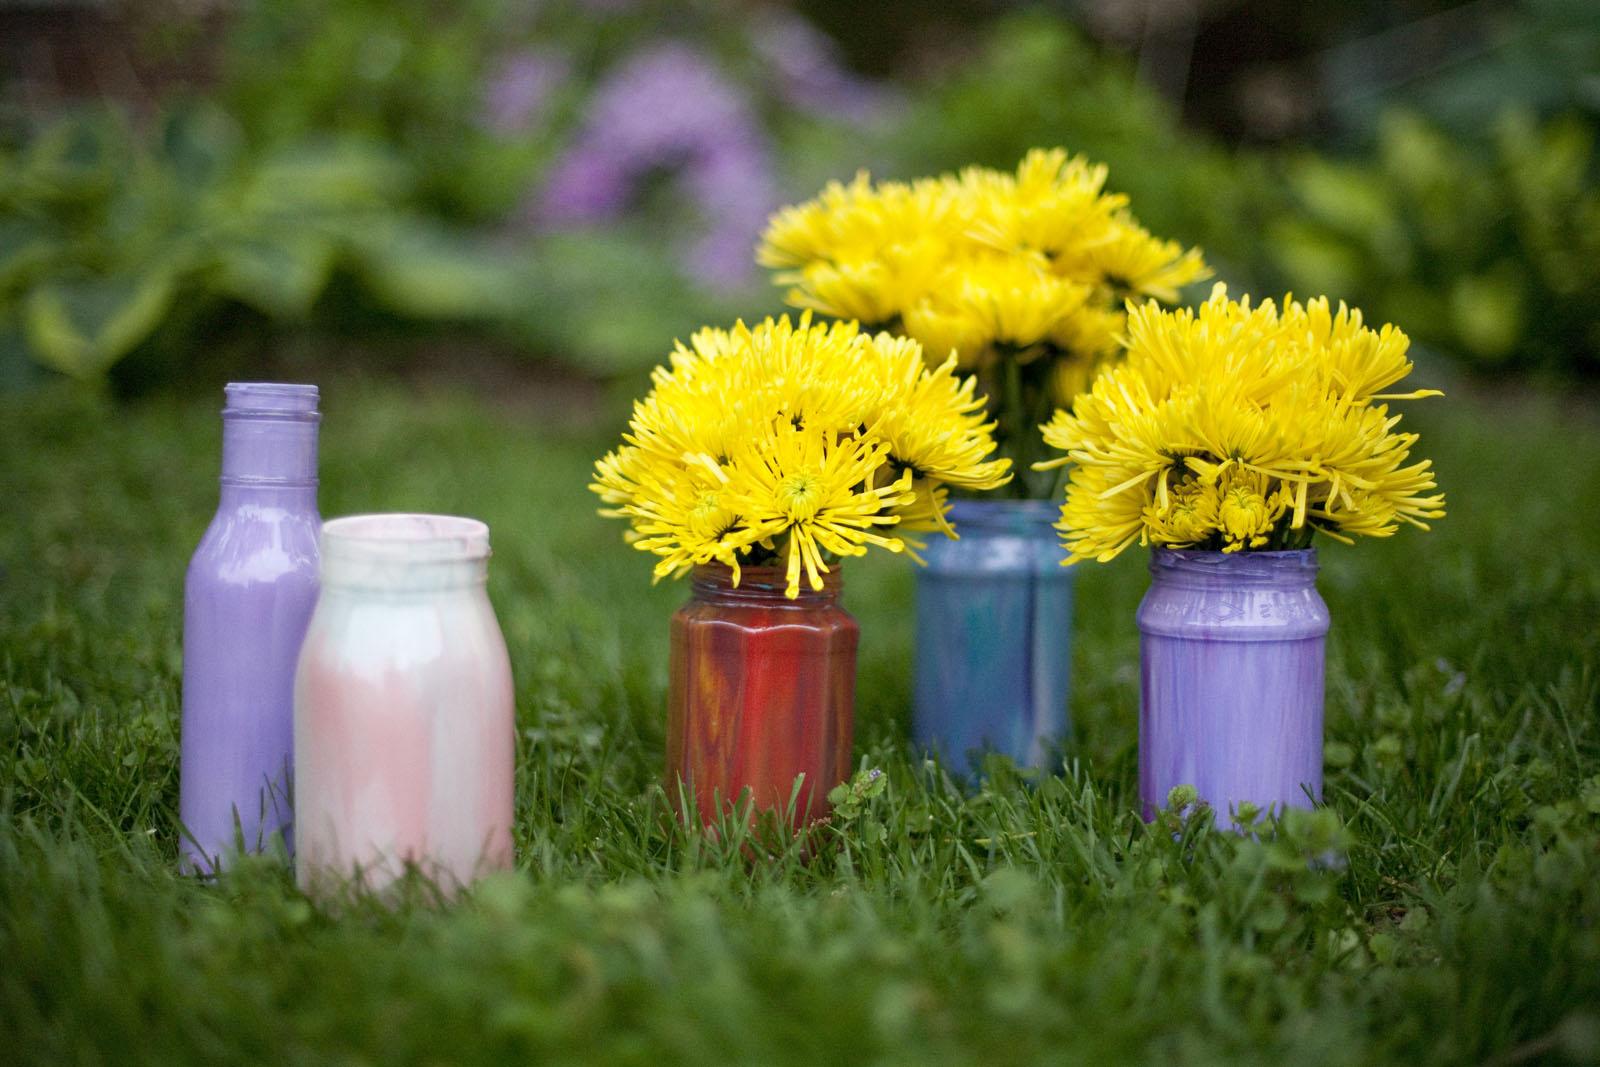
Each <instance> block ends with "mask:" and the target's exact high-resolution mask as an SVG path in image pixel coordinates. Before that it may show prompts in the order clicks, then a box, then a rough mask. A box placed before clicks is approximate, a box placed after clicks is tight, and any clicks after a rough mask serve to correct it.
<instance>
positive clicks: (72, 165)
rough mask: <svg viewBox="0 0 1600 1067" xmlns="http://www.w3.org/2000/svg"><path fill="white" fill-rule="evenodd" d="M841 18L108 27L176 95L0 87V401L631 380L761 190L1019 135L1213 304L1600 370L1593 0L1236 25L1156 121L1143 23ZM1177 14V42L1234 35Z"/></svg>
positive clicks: (408, 14)
mask: <svg viewBox="0 0 1600 1067" xmlns="http://www.w3.org/2000/svg"><path fill="white" fill-rule="evenodd" d="M45 6H46V7H47V8H48V7H49V6H50V5H48V4H46V5H45ZM846 6H847V5H837V4H831V3H826V2H819V3H813V4H808V5H804V7H803V8H800V9H796V8H790V7H786V6H782V5H754V6H752V5H743V4H733V3H729V2H725V0H701V2H699V3H694V4H687V5H686V4H669V3H655V2H651V0H631V2H611V3H607V2H600V0H587V2H579V0H569V2H566V3H550V4H543V5H536V6H528V5H523V4H516V3H509V2H494V0H476V2H472V3H467V4H461V5H449V6H447V7H441V6H440V5H435V4H430V3H426V2H424V0H396V2H390V3H379V2H376V0H337V2H334V3H316V2H313V0H280V2H276V3H270V4H255V5H241V6H239V7H237V8H233V7H223V6H214V5H208V4H204V3H200V4H196V5H171V6H162V5H157V6H155V7H154V8H141V7H139V6H135V5H129V6H127V7H126V8H125V9H122V10H121V14H122V16H123V17H124V18H126V19H128V20H130V21H131V22H132V24H133V25H134V27H135V28H136V29H137V30H138V31H139V32H130V33H128V34H127V35H126V38H127V40H129V41H130V42H132V43H130V44H128V45H127V46H126V47H127V49H128V50H129V51H130V52H131V53H132V55H133V57H134V58H138V57H150V56H155V57H158V58H165V59H166V60H167V61H168V67H176V68H177V70H178V71H179V74H178V75H177V76H175V77H170V78H168V79H166V80H165V81H162V82H160V84H158V85H155V86H154V87H153V88H151V89H150V91H148V92H144V93H138V94H129V93H122V94H120V95H119V94H117V93H106V92H103V91H102V92H95V93H88V94H85V93H77V94H74V93H70V92H65V91H62V92H57V93H54V94H53V95H52V94H50V93H45V94H40V93H39V92H38V91H37V86H31V87H30V85H28V84H27V83H26V81H25V80H24V79H10V80H9V81H8V82H6V83H0V101H3V102H4V107H3V108H0V380H3V381H5V382H6V383H8V384H10V385H13V386H16V385H24V384H27V383H29V382H35V381H37V380H38V378H39V376H40V371H39V370H38V368H49V369H50V370H52V371H54V372H58V373H62V374H67V375H71V376H73V377H76V378H81V379H85V380H97V379H100V378H101V377H102V376H103V375H105V374H106V373H107V372H108V371H110V370H112V369H113V368H115V367H117V364H118V363H119V361H123V360H129V361H130V362H131V363H132V364H134V366H132V367H124V368H122V369H120V370H117V371H116V374H117V377H118V380H119V381H121V382H123V383H124V384H134V385H137V383H140V382H145V381H156V382H160V381H171V380H174V379H181V378H183V377H184V376H185V375H188V376H193V375H195V374H196V373H197V372H198V373H201V374H203V375H204V377H205V378H206V379H207V380H208V381H210V380H213V379H215V378H216V377H217V376H218V373H216V372H220V370H221V368H223V367H226V366H230V365H235V366H236V365H238V364H239V363H240V362H244V363H249V362H250V361H252V360H254V361H259V360H260V359H262V358H264V357H265V356H267V355H270V354H271V353H272V352H274V351H275V350H276V349H277V348H279V347H281V346H282V345H283V344H284V343H285V338H301V339H303V338H305V337H307V336H313V337H321V336H333V337H346V338H349V337H354V338H360V339H370V338H378V339H379V347H382V339H384V338H386V337H391V336H393V334H394V333H395V331H400V332H402V333H404V334H407V335H412V336H415V335H418V334H421V335H423V336H429V335H439V336H448V337H452V338H460V337H462V336H467V337H476V338H483V339H486V340H487V341H489V342H490V343H492V344H493V345H494V346H495V348H496V350H497V351H501V352H504V353H506V354H508V355H509V356H510V358H512V359H517V360H521V359H530V360H557V361H561V362H563V363H565V364H566V365H568V366H570V367H572V368H574V369H577V370H579V371H581V372H583V373H587V374H591V375H598V376H602V377H604V376H610V375H615V374H618V373H626V372H633V371H637V370H639V369H641V368H644V367H647V366H649V365H651V364H652V363H654V362H655V361H656V360H657V359H658V358H660V355H661V353H662V352H663V351H664V349H665V347H666V345H667V342H668V341H669V340H670V338H671V337H673V336H675V335H681V334H682V333H685V332H687V331H688V330H689V329H691V328H693V326H695V325H696V324H698V323H700V322H703V321H716V320H726V319H731V318H732V317H734V316H735V315H738V314H744V315H755V314H759V313H762V312H765V311H767V310H773V309H775V308H776V307H777V303H778V301H777V295H776V291H775V290H774V288H773V287H772V286H770V285H769V284H767V283H766V281H765V279H763V278H762V277H761V276H760V275H759V274H758V273H757V272H756V271H755V269H754V267H753V264H752V263H751V262H750V259H751V257H750V252H751V247H750V246H751V244H752V243H753V241H754V237H755V232H756V231H758V230H759V226H760V220H761V219H762V218H764V216H765V214H766V213H767V212H768V211H769V210H771V209H772V208H773V207H775V206H777V205H778V204H780V203H782V202H784V201H785V200H789V199H794V198H800V197H804V196H807V195H809V194H810V193H811V192H813V191H814V190H815V188H816V187H817V186H819V185H820V184H821V183H822V182H823V181H825V180H827V179H829V178H842V177H848V176H849V175H850V174H852V173H853V172H854V171H855V170H856V169H858V168H860V167H869V168H871V169H872V170H874V172H876V173H879V174H884V175H898V176H908V175H914V174H918V173H925V172H930V171H938V170H944V169H948V168H952V167H957V166H960V165H963V164H965V163H968V162H980V163H986V164H992V165H1000V166H1004V165H1008V164H1010V163H1011V162H1014V160H1015V159H1016V158H1018V157H1019V156H1020V154H1021V153H1022V152H1023V151H1024V150H1025V149H1026V148H1027V147H1029V146H1031V145H1036V144H1063V145H1066V146H1068V147H1070V148H1072V149H1074V150H1077V151H1082V152H1085V153H1087V154H1088V155H1090V156H1092V157H1094V158H1097V159H1102V160H1104V161H1106V162H1107V163H1109V164H1110V166H1111V173H1112V184H1113V185H1114V186H1115V187H1117V188H1118V189H1120V190H1122V191H1125V192H1127V193H1129V194H1130V195H1131V196H1132V197H1133V200H1134V203H1135V204H1136V205H1137V208H1138V211H1139V213H1140V215H1141V217H1142V218H1144V219H1145V220H1146V221H1147V222H1148V223H1149V224H1150V225H1151V226H1152V227H1154V228H1155V229H1157V230H1158V231H1159V232H1163V233H1166V234H1170V235H1171V236H1173V237H1175V238H1177V239H1180V240H1183V241H1185V242H1197V243H1200V244H1201V245H1203V246H1204V247H1205V248H1206V250H1207V252H1208V254H1209V255H1210V256H1211V258H1212V259H1213V261H1214V262H1216V263H1217V264H1218V265H1219V268H1220V271H1219V273H1220V276H1221V277H1223V278H1224V279H1225V280H1227V281H1229V282H1230V283H1232V284H1234V285H1235V286H1238V287H1245V288H1249V289H1252V290H1253V291H1256V292H1258V293H1276V292H1282V291H1284V290H1290V289H1292V290H1294V291H1295V292H1297V293H1302V294H1309V293H1314V292H1315V293H1322V292H1326V293H1328V294H1329V295H1331V296H1333V297H1335V298H1342V299H1347V300H1349V301H1351V302H1352V303H1356V304H1359V305H1361V306H1363V307H1365V308H1366V309H1367V310H1368V312H1369V313H1370V314H1371V315H1372V316H1374V317H1376V318H1380V319H1386V320H1387V319H1392V320H1394V321H1397V322H1400V323H1402V324H1403V325H1404V326H1405V327H1406V328H1407V329H1408V330H1409V331H1410V332H1412V333H1413V334H1414V336H1415V337H1416V338H1417V339H1418V340H1419V341H1420V342H1422V343H1424V344H1425V345H1426V346H1428V347H1429V348H1431V349H1433V350H1436V351H1437V352H1439V353H1440V354H1441V355H1443V356H1445V357H1448V358H1452V359H1456V360H1459V361H1461V362H1462V363H1463V364H1464V365H1465V366H1468V367H1470V368H1473V369H1475V370H1482V371H1489V372H1496V373H1524V372H1529V371H1532V372H1537V373H1540V374H1555V375H1558V376H1562V377H1570V376H1592V375H1593V374H1595V373H1596V372H1597V371H1600V356H1597V353H1600V312H1597V311H1596V310H1595V309H1596V308H1597V307H1600V301H1597V300H1596V299H1595V298H1596V296H1597V295H1600V245H1597V242H1600V194H1597V192H1596V182H1595V177H1596V169H1597V163H1596V159H1597V149H1596V144H1595V129H1596V116H1597V113H1600V88H1597V80H1596V79H1597V77H1600V75H1597V73H1596V71H1600V9H1596V8H1595V6H1594V5H1592V4H1587V3H1584V2H1583V0H1529V2H1526V3H1518V4H1502V5H1494V4H1489V5H1484V4H1478V5H1471V10H1470V11H1469V12H1467V13H1466V14H1463V13H1462V12H1461V11H1457V10H1456V9H1454V8H1452V7H1450V6H1449V5H1442V4H1441V5H1429V4H1417V5H1413V7H1412V8H1407V9H1401V10H1399V11H1396V10H1394V9H1391V8H1387V7H1385V6H1384V5H1381V4H1376V3H1362V4H1352V5H1342V6H1341V7H1342V11H1343V16H1342V17H1341V18H1338V19H1330V18H1328V17H1326V16H1323V17H1321V18H1319V17H1317V16H1315V15H1314V14H1305V13H1301V14H1293V15H1290V14H1286V13H1284V12H1279V11H1276V10H1275V8H1274V6H1273V5H1271V4H1264V5H1260V6H1259V9H1258V8H1252V7H1251V6H1250V5H1246V9H1245V10H1246V13H1251V12H1253V13H1254V14H1255V15H1256V17H1257V18H1258V19H1259V20H1262V21H1265V20H1268V19H1273V20H1275V21H1274V26H1275V27H1276V30H1275V32H1277V33H1280V34H1288V35H1289V37H1290V40H1289V41H1288V43H1287V44H1285V45H1284V47H1283V49H1282V50H1283V51H1286V52H1289V53H1292V54H1296V55H1297V57H1298V58H1296V59H1295V60H1294V61H1293V62H1288V61H1286V62H1284V63H1280V64H1278V66H1276V67H1268V68H1265V69H1267V70H1269V71H1280V72H1281V71H1288V72H1290V73H1289V74H1285V75H1283V77H1285V78H1288V79H1289V80H1288V82H1287V83H1286V86H1287V87H1285V86H1279V87H1278V88H1277V90H1276V91H1274V90H1273V89H1272V86H1271V79H1270V78H1267V79H1263V78H1261V77H1257V76H1256V75H1254V74H1252V70H1253V68H1249V67H1248V65H1247V64H1245V63H1243V62H1241V63H1240V64H1239V69H1238V70H1235V71H1233V72H1232V74H1233V79H1232V80H1231V81H1228V80H1219V82H1218V84H1219V85H1222V86H1224V88H1223V89H1218V90H1216V91H1213V92H1210V93H1209V94H1208V93H1207V91H1206V90H1205V89H1204V87H1203V84H1202V85H1200V86H1196V85H1191V86H1189V87H1188V89H1187V90H1186V95H1181V96H1179V97H1178V98H1176V99H1174V98H1173V97H1172V95H1171V94H1170V93H1168V94H1167V95H1164V94H1163V93H1162V91H1161V90H1160V88H1159V85H1160V82H1161V80H1162V76H1161V71H1160V70H1159V69H1154V70H1152V69H1150V68H1151V67H1152V64H1151V63H1150V62H1149V60H1148V56H1149V54H1151V53H1152V51H1153V53H1154V55H1155V56H1156V57H1157V59H1160V57H1161V55H1162V54H1163V53H1162V52H1161V50H1160V49H1159V48H1155V49H1152V47H1151V46H1150V41H1151V40H1155V41H1157V43H1159V42H1160V40H1161V37H1160V33H1159V32H1157V31H1159V30H1160V28H1161V23H1160V13H1159V11H1157V9H1156V8H1154V7H1149V6H1148V5H1143V4H1141V3H1136V2H1123V3H1118V2H1113V0H1099V2H1094V3H1085V4H1083V5H1081V6H1080V7H1079V8H1076V9H1073V17H1071V18H1069V17H1066V16H1065V15H1063V14H1062V13H1061V12H1059V11H1056V10H1054V9H1032V8H1026V7H1021V6H1018V7H1015V8H1012V7H1010V6H1009V5H999V6H998V7H996V8H995V9H993V10H989V11H982V12H978V11H976V10H974V11H973V12H966V11H964V10H963V9H951V11H949V12H937V11H936V12H932V13H928V14H927V15H926V17H925V18H923V19H922V20H921V21H920V22H912V21H908V16H907V13H906V10H902V9H901V8H900V7H899V6H897V5H893V4H891V5H884V7H883V10H882V11H881V12H879V13H878V14H877V15H875V16H862V15H860V14H859V13H857V14H856V15H854V16H851V15H850V13H849V12H848V11H846V10H844V8H845V7H846ZM1190 7H1191V8H1192V9H1193V11H1194V12H1195V14H1196V18H1197V19H1198V22H1199V36H1198V37H1197V38H1195V39H1194V42H1193V44H1194V49H1203V47H1204V45H1205V44H1206V42H1207V41H1208V40H1210V38H1208V37H1207V36H1206V34H1207V33H1213V34H1214V35H1222V34H1226V33H1237V32H1239V31H1238V27H1237V26H1236V23H1238V21H1239V19H1240V18H1242V17H1243V16H1242V15H1241V13H1240V12H1239V11H1237V10H1234V9H1233V7H1232V6H1231V5H1222V4H1206V3H1197V4H1194V5H1190ZM113 10H114V11H115V10H118V9H115V8H114V9H113ZM1152 11H1154V12H1156V14H1155V15H1152V14H1151V12H1152ZM138 12H143V14H137V13H138ZM151 12H153V13H151ZM1406 15H1416V16H1418V17H1417V18H1415V19H1412V20H1410V21H1406V20H1405V19H1404V18H1402V17H1401V16H1406ZM1138 19H1142V20H1143V21H1142V22H1138V23H1137V26H1135V30H1134V31H1129V30H1128V26H1130V25H1134V22H1131V21H1130V20H1134V21H1137V20H1138ZM1230 20H1232V21H1230ZM1396 22H1398V23H1399V28H1398V29H1393V28H1389V29H1383V28H1382V27H1384V26H1385V25H1392V24H1394V23H1396ZM823 26H827V27H830V28H833V29H835V31H836V33H837V36H836V37H830V36H828V34H827V33H825V32H824V31H823V30H822V29H821V28H820V27H823ZM917 26H921V28H922V32H921V34H920V36H919V34H918V33H917V32H914V28H915V27H917ZM1138 26H1143V27H1144V28H1143V29H1142V30H1139V29H1138ZM1419 27H1420V28H1419ZM1430 27H1431V30H1430ZM1257 29H1258V30H1259V26H1258V27H1257ZM1130 32H1131V36H1132V39H1134V40H1136V41H1143V42H1144V48H1143V50H1142V51H1139V50H1138V49H1133V50H1132V51H1134V52H1136V53H1137V55H1130V54H1128V53H1129V51H1130V49H1128V48H1126V47H1124V46H1125V45H1127V43H1128V40H1129V38H1130ZM1140 34H1142V36H1140ZM1419 34H1421V35H1422V36H1421V37H1420V38H1419V37H1418V35H1419ZM1119 35H1120V36H1119ZM1152 35H1154V36H1152ZM1408 35H1409V36H1408ZM1439 38H1442V39H1444V40H1445V41H1446V42H1447V44H1446V45H1444V46H1437V47H1433V49H1432V52H1429V50H1428V48H1426V47H1423V45H1427V44H1428V42H1430V41H1433V40H1435V39H1439ZM1418 40H1421V41H1422V44H1421V45H1419V44H1418V43H1417V42H1418ZM1419 48H1420V49H1421V51H1422V53H1423V55H1422V58H1421V59H1418V58H1417V55H1418V52H1417V50H1418V49H1419ZM1194 49H1192V51H1193V50H1194ZM1195 54H1196V55H1197V57H1198V58H1197V59H1196V61H1195V65H1194V67H1193V69H1194V72H1195V73H1194V77H1198V76H1199V75H1200V74H1201V73H1205V72H1206V71H1207V69H1208V68H1206V67H1205V65H1204V62H1205V55H1207V54H1209V53H1206V52H1204V51H1197V52H1195ZM1463 56H1465V57H1466V59H1465V60H1463V59H1462V58H1461V57H1463ZM1430 57H1431V58H1430ZM120 58H124V59H125V58H127V57H120ZM1136 65H1137V66H1140V67H1141V69H1136ZM1241 72H1242V73H1241ZM1307 72H1310V73H1309V74H1308V73H1307ZM1141 74H1142V75H1144V76H1142V77H1141ZM1252 77H1255V78H1256V81H1258V82H1259V81H1263V80H1264V81H1265V83H1266V84H1267V88H1265V89H1262V88H1260V87H1259V86H1256V87H1255V88H1254V89H1252V86H1253V85H1255V83H1254V82H1252V81H1251V80H1250V79H1251V78H1252ZM1297 77H1298V78H1299V79H1300V80H1299V81H1295V80H1294V79H1295V78H1297ZM1252 93H1253V94H1254V95H1251V94H1252ZM1230 94H1231V95H1230ZM1235 97H1237V98H1238V99H1239V100H1242V101H1243V103H1239V104H1237V105H1236V106H1234V108H1233V113H1231V114H1232V118H1229V117H1228V116H1227V115H1226V114H1224V115H1222V117H1219V109H1222V110H1223V111H1226V106H1225V105H1226V103H1227V101H1228V100H1231V99H1233V98H1235ZM41 101H43V102H41ZM1219 101H1220V102H1219ZM1285 115H1287V116H1289V118H1287V119H1286V118H1284V117H1283V116H1285ZM1186 116H1187V117H1188V118H1189V119H1190V121H1188V122H1187V123H1185V122H1184V121H1182V119H1183V118H1184V117H1186ZM1295 116H1298V118H1296V117H1295ZM230 361H231V362H230ZM208 369H210V370H212V371H213V373H206V371H207V370H208Z"/></svg>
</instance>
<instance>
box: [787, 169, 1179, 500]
mask: <svg viewBox="0 0 1600 1067" xmlns="http://www.w3.org/2000/svg"><path fill="white" fill-rule="evenodd" d="M1106 180H1107V170H1106V168H1105V167H1104V166H1103V165H1098V164H1092V163H1090V162H1088V161H1086V160H1084V159H1083V158H1081V157H1073V156H1069V155H1068V154H1067V153H1066V152H1065V151H1064V150H1062V149H1050V150H1044V149H1036V150H1034V151H1032V152H1030V153H1028V155H1027V157H1026V158H1024V159H1023V160H1022V162H1021V163H1020V164H1019V165H1018V166H1017V168H1016V170H1015V171H1014V172H1004V171H997V170H992V169H988V168H982V167H969V168H967V169H965V170H963V171H961V172H959V173H956V174H945V175H942V176H939V177H936V178H924V179H919V180H916V181H911V182H898V181H884V182H876V183H875V182H873V181H872V180H871V178H870V177H869V176H868V175H866V174H861V175H858V176H857V177H856V179H855V180H854V181H852V182H850V183H848V184H841V183H837V182H835V183H833V184H830V185H829V186H827V188H825V189H824V190H823V191H822V193H821V195H819V196H818V197H816V198H815V199H814V200H811V201H808V202H806V203H803V204H799V205H797V206H794V207H789V208H785V209H784V210H782V211H780V212H778V213H777V214H776V215H774V216H773V218H772V221H771V222H770V223H769V224H768V227H767V230H766V233H765V234H764V236H763V238H762V243H761V247H760V249H759V251H758V253H757V255H758V259H759V260H760V262H761V263H762V264H763V265H765V266H767V267H770V268H772V269H773V270H774V271H775V278H776V280H777V281H778V282H779V283H780V284H783V285H786V286H788V287H789V290H788V300H789V302H790V303H791V304H793V305H794V306H796V307H802V308H809V309H813V310H816V311H819V312H821V313H823V314H827V315H831V316H834V317H836V318H840V319H854V320H857V321H859V322H861V323H862V324H864V325H865V326H867V327H870V328H874V329H882V330H886V331H888V332H890V333H892V334H896V335H899V336H904V337H909V338H912V339H914V340H916V341H917V342H919V343H920V344H921V345H922V348H923V350H924V352H926V353H927V355H928V358H929V359H930V360H931V361H932V362H933V363H935V364H939V363H942V362H943V361H944V360H945V359H946V358H947V357H948V356H950V355H951V354H954V355H955V357H956V359H957V361H958V366H959V367H960V368H961V369H962V370H965V371H969V372H971V373H974V374H976V375H977V377H978V390H979V392H981V393H983V394H986V395H987V396H988V397H989V400H990V406H989V413H990V415H991V416H992V417H993V418H995V420H996V422H997V428H996V436H997V439H998V442H999V446H1000V453H1001V455H1002V456H1006V457H1009V458H1011V459H1012V460H1014V461H1015V462H1016V464H1017V470H1018V478H1017V479H1016V480H1015V481H1014V482H1013V483H1012V486H1011V495H1013V496H1017V497H1022V498H1031V499H1048V498H1049V497H1051V496H1052V495H1053V488H1054V483H1053V480H1052V478H1051V477H1045V478H1040V477H1037V476H1033V475H1031V474H1030V473H1029V468H1030V465H1031V464H1032V462H1033V461H1034V460H1035V459H1038V458H1039V457H1040V456H1041V455H1043V449H1042V447H1041V442H1040V439H1039V430H1038V426H1039V424H1040V423H1042V422H1044V421H1045V420H1046V419H1047V418H1048V417H1049V415H1050V412H1051V410H1052V409H1054V408H1056V407H1058V406H1062V405H1069V404H1070V403H1071V402H1072V400H1073V398H1074V397H1075V396H1077V395H1078V393H1079V392H1081V391H1082V390H1083V389H1084V388H1086V387H1087V385H1088V383H1089V381H1090V379H1091V378H1092V377H1093V375H1094V373H1095V371H1096V370H1097V369H1098V368H1099V367H1100V366H1101V365H1102V364H1103V363H1104V362H1105V361H1106V360H1107V359H1109V358H1111V357H1113V356H1114V355H1115V353H1116V352H1117V348H1118V337H1119V335H1120V333H1121V331H1122V328H1123V310H1122V308H1123V304H1124V301H1125V300H1127V299H1128V298H1153V299H1157V300H1162V301H1166V302H1169V303H1170V302H1173V301H1176V300H1177V298H1178V291H1179V289H1180V288H1181V287H1182V286H1184V285H1186V284H1188V283H1190V282H1192V281H1195V280H1197V279H1200V278H1203V277H1204V276H1206V275H1207V274H1208V273H1209V271H1208V269H1207V267H1206V265H1205V262H1204V260H1203V259H1202V258H1201V255H1200V252H1199V251H1198V250H1197V249H1187V250H1186V249H1184V248H1183V246H1182V245H1180V244H1177V243H1176V242H1172V241H1166V240H1162V239H1161V238H1159V237H1156V236H1154V235H1153V234H1151V233H1150V232H1149V231H1148V230H1146V229H1145V228H1144V227H1142V226H1141V225H1140V224H1139V222H1138V220H1137V219H1136V218H1135V217H1134V216H1133V214H1132V213H1131V212H1130V210H1129V208H1128V200H1127V197H1125V196H1122V195H1120V194H1117V193H1111V192H1108V191H1107V190H1106V188H1105V185H1106Z"/></svg>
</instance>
